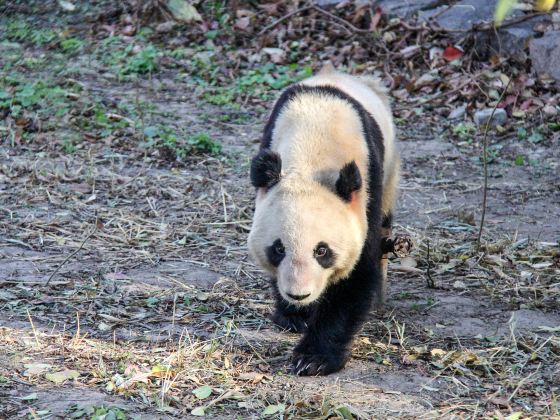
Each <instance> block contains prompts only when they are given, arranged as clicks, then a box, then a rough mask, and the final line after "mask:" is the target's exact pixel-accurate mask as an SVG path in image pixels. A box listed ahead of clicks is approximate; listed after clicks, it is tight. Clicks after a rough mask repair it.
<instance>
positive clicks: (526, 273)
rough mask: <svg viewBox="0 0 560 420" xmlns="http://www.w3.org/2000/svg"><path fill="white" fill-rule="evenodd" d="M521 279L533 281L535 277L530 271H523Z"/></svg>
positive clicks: (520, 275) (520, 274)
mask: <svg viewBox="0 0 560 420" xmlns="http://www.w3.org/2000/svg"><path fill="white" fill-rule="evenodd" d="M519 277H521V280H525V281H526V280H531V277H533V273H531V272H530V271H521V272H520V273H519Z"/></svg>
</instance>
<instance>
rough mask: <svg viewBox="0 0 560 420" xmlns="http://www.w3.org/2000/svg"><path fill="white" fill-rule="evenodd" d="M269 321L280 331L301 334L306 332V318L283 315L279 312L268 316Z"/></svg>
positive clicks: (297, 315) (295, 314) (295, 315)
mask: <svg viewBox="0 0 560 420" xmlns="http://www.w3.org/2000/svg"><path fill="white" fill-rule="evenodd" d="M270 319H271V320H272V322H274V323H275V324H276V325H278V326H279V327H281V328H282V329H284V330H286V331H290V332H294V333H302V332H305V331H306V330H307V327H308V326H307V317H305V316H303V315H300V314H297V313H294V314H285V313H282V312H281V311H279V310H276V311H274V313H273V314H272V315H270Z"/></svg>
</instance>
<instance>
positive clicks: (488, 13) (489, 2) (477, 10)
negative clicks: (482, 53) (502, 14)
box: [401, 0, 521, 36]
mask: <svg viewBox="0 0 560 420" xmlns="http://www.w3.org/2000/svg"><path fill="white" fill-rule="evenodd" d="M401 3H403V2H401ZM495 10H496V0H460V1H458V2H457V3H455V4H454V5H452V6H451V7H449V6H447V5H444V6H440V7H437V8H435V9H431V10H428V11H426V12H420V14H419V16H418V20H419V21H420V22H427V21H428V20H431V19H433V20H434V23H435V24H436V25H437V26H439V27H441V28H443V29H445V30H464V31H467V30H470V29H472V27H473V26H474V25H480V24H482V23H487V22H492V21H493V20H494V12H495ZM520 13H521V12H519V11H514V12H513V14H512V15H513V16H518V15H520ZM463 36H464V35H463Z"/></svg>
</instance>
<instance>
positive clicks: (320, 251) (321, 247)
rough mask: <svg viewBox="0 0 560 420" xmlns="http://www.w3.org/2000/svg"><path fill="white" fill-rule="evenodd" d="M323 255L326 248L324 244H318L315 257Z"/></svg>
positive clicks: (325, 253) (325, 252)
mask: <svg viewBox="0 0 560 420" xmlns="http://www.w3.org/2000/svg"><path fill="white" fill-rule="evenodd" d="M325 255H327V248H326V247H324V246H320V247H318V248H317V249H316V250H315V257H319V258H321V257H324V256H325Z"/></svg>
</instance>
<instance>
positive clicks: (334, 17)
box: [311, 6, 372, 34]
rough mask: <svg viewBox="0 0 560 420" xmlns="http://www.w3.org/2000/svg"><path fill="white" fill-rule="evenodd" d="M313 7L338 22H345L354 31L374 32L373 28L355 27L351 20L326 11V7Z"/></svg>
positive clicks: (362, 32) (361, 32)
mask: <svg viewBox="0 0 560 420" xmlns="http://www.w3.org/2000/svg"><path fill="white" fill-rule="evenodd" d="M311 8H312V9H314V10H316V11H317V12H319V13H322V14H324V15H325V16H328V17H330V18H331V19H333V20H335V21H337V22H338V23H341V24H343V25H345V26H347V27H349V28H350V29H351V30H352V31H354V32H357V33H360V34H368V33H371V32H372V31H371V29H360V28H357V27H355V26H354V25H352V24H351V23H350V22H348V21H347V20H345V19H342V18H340V17H338V16H336V15H334V14H332V13H331V12H328V11H326V10H324V9H321V8H320V7H319V6H311Z"/></svg>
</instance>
